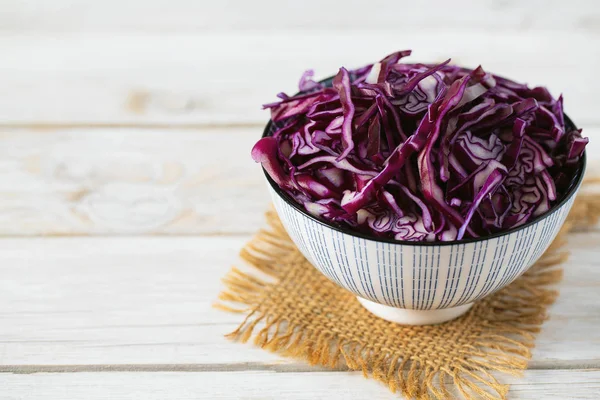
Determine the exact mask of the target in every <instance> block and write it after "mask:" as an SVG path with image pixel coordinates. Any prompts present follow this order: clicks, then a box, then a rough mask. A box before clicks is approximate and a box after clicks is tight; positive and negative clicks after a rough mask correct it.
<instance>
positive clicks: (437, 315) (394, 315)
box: [357, 297, 473, 325]
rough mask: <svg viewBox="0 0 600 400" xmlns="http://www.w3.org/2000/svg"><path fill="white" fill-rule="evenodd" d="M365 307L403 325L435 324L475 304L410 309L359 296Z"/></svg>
mask: <svg viewBox="0 0 600 400" xmlns="http://www.w3.org/2000/svg"><path fill="white" fill-rule="evenodd" d="M357 299H358V301H359V302H360V304H362V306H363V307H364V308H366V309H367V310H369V311H370V312H371V313H372V314H374V315H376V316H378V317H379V318H383V319H385V320H387V321H390V322H395V323H397V324H402V325H434V324H441V323H442V322H446V321H450V320H452V319H455V318H458V317H460V316H461V315H463V314H464V313H466V312H467V311H469V309H470V308H471V306H473V303H468V304H463V305H462V306H458V307H452V308H443V309H439V310H408V309H405V308H396V307H390V306H386V305H383V304H379V303H374V302H372V301H370V300H366V299H363V298H362V297H357Z"/></svg>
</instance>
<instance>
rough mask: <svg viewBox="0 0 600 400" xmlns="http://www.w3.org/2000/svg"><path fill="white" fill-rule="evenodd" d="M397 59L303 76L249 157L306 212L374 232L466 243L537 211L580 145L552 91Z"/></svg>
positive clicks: (274, 107)
mask: <svg viewBox="0 0 600 400" xmlns="http://www.w3.org/2000/svg"><path fill="white" fill-rule="evenodd" d="M408 55H410V51H400V52H397V53H393V54H391V55H389V56H387V57H385V58H384V59H383V60H382V61H380V62H378V63H375V64H373V65H368V66H366V67H363V68H360V69H357V70H353V71H348V70H346V69H345V68H341V69H340V71H339V72H338V74H337V75H336V76H335V77H334V78H333V79H332V80H330V81H329V82H326V83H318V82H315V81H313V80H312V76H313V72H312V71H307V72H306V73H305V74H304V75H303V76H302V78H301V79H300V83H299V87H300V93H299V94H298V95H295V96H288V95H285V94H283V93H281V94H279V95H278V97H279V98H280V99H281V100H280V101H279V102H277V103H272V104H267V105H265V106H264V107H265V108H268V109H270V110H271V119H272V121H273V123H274V124H275V127H276V128H275V129H274V130H273V133H272V135H271V136H269V137H264V138H262V139H261V140H259V141H258V143H256V145H255V146H254V148H253V149H252V157H253V158H254V160H255V161H256V162H260V163H261V164H262V166H263V167H264V169H265V171H266V172H267V173H268V175H269V176H270V177H271V178H272V179H273V181H274V182H275V183H276V184H277V185H278V186H279V187H280V188H281V189H282V190H283V191H285V192H286V193H287V194H288V195H289V196H291V197H292V198H293V199H294V201H296V202H298V203H299V204H300V205H302V206H303V207H304V208H305V209H306V211H307V212H309V213H310V214H312V215H313V216H315V217H317V218H320V219H322V220H324V221H326V222H328V223H331V224H334V225H337V226H345V227H347V228H350V229H352V230H355V231H358V232H362V233H367V234H371V235H373V236H375V237H389V238H395V239H397V240H413V241H436V240H438V241H449V240H460V239H463V238H477V237H481V236H485V235H489V234H493V233H497V232H501V231H503V230H507V229H510V228H514V227H517V226H519V225H522V224H525V223H527V222H529V221H531V220H532V219H534V218H537V217H538V216H540V215H542V214H543V213H545V212H546V211H548V210H549V209H550V208H551V207H552V205H553V204H555V202H556V201H558V199H559V198H560V196H561V194H563V193H564V192H565V191H566V190H567V188H568V185H569V184H570V182H571V178H572V176H573V174H574V173H575V169H576V167H577V161H578V160H579V158H580V157H581V156H582V154H583V152H584V149H585V146H586V144H587V143H588V139H587V138H583V137H582V136H581V130H576V129H573V127H569V126H567V125H565V119H564V115H563V99H562V96H560V97H559V98H558V99H554V98H553V97H552V96H551V95H550V93H549V92H548V90H546V89H545V88H543V87H535V88H529V87H528V86H527V85H524V84H519V83H516V82H513V81H510V80H508V79H505V78H501V77H498V76H495V75H492V74H489V73H487V72H485V71H484V70H483V69H482V68H481V67H477V68H476V69H474V70H469V69H465V68H460V67H457V66H453V65H450V64H449V62H450V60H447V61H445V62H443V63H441V64H439V65H426V64H405V63H400V60H401V59H402V58H404V57H406V56H408Z"/></svg>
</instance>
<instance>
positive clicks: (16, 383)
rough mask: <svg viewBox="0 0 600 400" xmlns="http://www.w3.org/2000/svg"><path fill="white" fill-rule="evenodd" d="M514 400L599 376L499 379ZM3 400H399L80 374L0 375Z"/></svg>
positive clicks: (303, 385)
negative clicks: (508, 388) (507, 388)
mask: <svg viewBox="0 0 600 400" xmlns="http://www.w3.org/2000/svg"><path fill="white" fill-rule="evenodd" d="M503 381H504V382H507V383H510V384H511V388H510V392H509V398H510V399H515V400H517V399H518V400H551V399H556V400H564V399H592V400H595V399H597V398H598V393H600V371H597V370H596V371H589V370H570V371H565V370H548V371H531V370H530V371H526V372H525V376H524V378H518V377H510V376H503ZM0 388H3V390H2V392H3V393H2V394H3V396H4V397H3V398H4V399H7V400H17V399H19V400H20V399H27V400H38V399H39V400H41V399H43V400H70V399H73V400H79V399H86V400H125V399H126V400H130V399H136V400H138V399H139V400H165V399H177V400H192V399H194V400H196V399H207V400H209V399H210V400H213V399H232V400H233V399H235V400H238V399H245V400H269V399H273V400H279V399H286V400H305V399H315V400H320V399H323V400H329V399H337V398H340V399H341V398H343V399H344V400H354V399H356V400H364V399H382V400H384V399H390V400H391V399H398V398H400V397H399V396H398V394H392V393H391V392H390V391H389V390H388V389H387V388H386V387H385V386H384V385H382V384H380V383H379V382H376V381H374V380H372V379H369V380H367V379H364V378H363V377H362V375H361V374H360V373H353V372H300V373H298V372H296V373H283V374H282V373H275V372H269V371H245V372H229V373H219V372H200V373H190V372H158V373H142V372H127V373H114V372H113V373H111V372H97V373H89V372H79V373H70V374H69V373H64V374H56V373H54V374H31V375H14V374H0Z"/></svg>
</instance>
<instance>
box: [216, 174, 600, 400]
mask: <svg viewBox="0 0 600 400" xmlns="http://www.w3.org/2000/svg"><path fill="white" fill-rule="evenodd" d="M589 181H590V180H588V182H589ZM594 181H595V183H598V182H599V181H600V180H599V179H595V180H594ZM599 216H600V197H598V196H597V195H584V194H580V195H579V197H578V198H577V200H576V202H575V204H574V206H573V210H572V211H571V214H570V215H569V217H568V219H567V222H566V223H565V226H564V227H563V228H562V230H561V231H560V233H559V234H558V236H557V238H556V240H555V241H554V243H553V244H552V245H551V246H550V248H549V249H548V250H547V251H546V253H545V254H544V255H543V256H542V257H541V259H540V260H539V261H538V262H537V263H536V264H535V265H534V266H533V267H532V268H531V269H530V270H529V271H528V272H527V273H526V274H525V275H523V276H522V277H521V278H519V279H517V280H516V281H515V282H514V283H512V284H511V285H509V286H508V287H506V288H504V289H503V290H501V291H499V292H497V293H496V294H494V295H492V296H490V297H487V298H485V299H483V300H481V301H478V302H477V303H475V306H473V308H472V309H471V310H470V311H469V312H468V314H466V315H464V316H463V317H460V318H458V319H456V320H454V321H451V322H448V323H445V324H442V325H436V326H401V325H397V324H393V323H390V322H387V321H384V320H382V319H379V318H377V317H375V316H373V315H372V314H370V313H369V312H368V311H367V310H365V309H364V308H363V307H362V306H361V305H360V304H359V303H358V301H357V300H356V297H355V296H354V295H353V294H351V293H349V292H347V291H345V290H344V289H341V288H340V287H338V286H336V285H334V284H333V283H332V282H330V281H329V280H328V279H327V278H325V276H324V275H322V274H321V273H319V272H318V271H317V270H316V269H315V268H313V267H312V266H311V265H310V264H309V263H308V262H307V261H306V260H305V259H304V257H303V256H302V255H301V254H300V252H299V251H298V250H297V249H296V247H295V246H294V244H293V243H292V242H291V240H290V239H289V237H288V236H287V234H286V232H285V230H284V229H283V227H282V225H281V223H280V221H279V219H278V218H277V216H276V214H275V213H274V212H269V213H268V214H267V220H268V222H269V226H270V228H269V229H268V230H261V231H260V232H259V233H258V234H257V235H256V237H255V238H254V239H253V240H252V241H251V242H250V243H248V244H247V245H246V246H245V247H244V249H242V251H241V257H242V258H243V259H244V260H245V261H247V262H248V263H249V264H250V266H251V268H250V269H249V270H247V271H242V270H240V269H238V268H235V267H234V268H232V269H231V271H230V272H229V273H228V274H227V276H226V277H225V278H224V282H225V285H226V287H227V288H226V290H225V291H224V292H223V293H221V295H220V297H219V298H220V301H219V302H218V303H217V305H216V306H217V307H218V308H221V309H225V310H227V311H232V312H239V313H243V314H246V318H245V319H244V321H243V322H242V323H241V325H240V326H239V327H238V329H236V330H235V331H234V332H232V333H231V334H229V335H228V336H229V337H230V338H233V339H236V340H240V341H242V342H245V341H247V340H249V339H250V338H251V337H252V336H254V343H256V344H257V345H258V346H261V347H262V348H264V349H267V350H271V351H275V352H277V353H279V354H281V355H284V356H291V357H297V358H301V359H304V360H306V361H308V362H309V363H310V364H314V365H323V366H329V367H333V368H349V369H351V370H362V371H363V373H364V376H365V377H373V378H375V379H377V380H379V381H382V382H384V383H385V384H387V385H388V386H389V388H390V390H392V391H393V392H398V391H399V392H400V393H401V394H403V395H404V396H406V397H408V398H419V399H446V398H456V396H457V395H462V397H464V398H467V399H472V398H475V399H482V398H484V399H503V398H505V397H506V394H507V392H508V386H507V385H504V384H502V383H500V382H499V381H498V380H497V379H496V378H495V377H494V376H492V374H490V372H491V371H500V372H506V373H512V374H518V373H520V372H522V370H523V369H525V368H526V367H527V361H528V360H529V359H530V357H531V352H530V349H531V348H532V347H533V346H534V339H535V333H537V332H539V330H540V326H541V325H542V322H543V321H544V320H545V319H546V317H547V314H546V310H547V308H548V306H549V305H551V304H552V303H553V302H554V300H555V298H556V296H557V292H556V291H555V290H554V289H552V287H551V285H553V284H556V283H557V282H559V281H560V279H561V277H562V270H561V268H560V267H559V265H560V264H561V263H562V262H563V261H565V260H566V259H567V257H568V253H567V252H566V251H565V249H564V248H563V245H564V244H565V235H566V234H567V232H569V231H570V230H571V229H573V228H585V227H586V226H590V225H593V224H596V223H597V221H598V217H599ZM253 334H254V335H253Z"/></svg>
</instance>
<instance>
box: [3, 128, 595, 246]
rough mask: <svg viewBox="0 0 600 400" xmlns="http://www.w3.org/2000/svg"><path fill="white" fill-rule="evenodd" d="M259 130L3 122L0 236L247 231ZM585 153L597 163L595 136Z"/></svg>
mask: <svg viewBox="0 0 600 400" xmlns="http://www.w3.org/2000/svg"><path fill="white" fill-rule="evenodd" d="M585 132H586V134H587V135H588V136H590V137H594V136H598V135H599V134H600V129H590V130H586V131H585ZM260 134H261V129H260V128H258V127H256V128H251V127H248V128H211V129H203V130H195V129H189V130H183V129H169V130H161V129H140V128H100V129H93V128H71V129H66V128H61V129H53V128H46V129H37V130H34V129H6V128H5V129H0V143H1V144H2V145H1V146H0V236H35V235H46V236H57V235H61V236H64V235H99V236H104V235H132V234H133V235H140V234H149V235H225V234H242V233H244V234H250V233H253V232H255V231H256V229H257V227H258V226H260V225H261V224H262V222H263V213H264V211H265V210H266V209H267V208H268V205H269V199H268V193H267V190H266V183H265V181H264V177H263V175H262V171H261V169H260V167H259V166H258V165H256V164H255V163H254V162H253V161H252V159H251V158H250V154H249V153H250V149H251V148H252V145H253V143H254V142H255V141H256V139H257V138H258V137H259V136H260ZM588 153H589V157H590V163H589V174H594V173H600V141H594V140H592V143H591V145H590V148H589V150H588Z"/></svg>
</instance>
